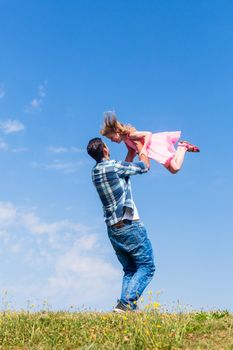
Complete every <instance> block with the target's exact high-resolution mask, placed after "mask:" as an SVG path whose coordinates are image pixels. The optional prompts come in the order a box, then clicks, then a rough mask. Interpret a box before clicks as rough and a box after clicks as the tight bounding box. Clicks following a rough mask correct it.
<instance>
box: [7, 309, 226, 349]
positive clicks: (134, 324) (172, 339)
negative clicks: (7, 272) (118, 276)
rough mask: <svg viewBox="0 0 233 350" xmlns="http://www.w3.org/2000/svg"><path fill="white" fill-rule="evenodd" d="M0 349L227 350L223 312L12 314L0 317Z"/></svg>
mask: <svg viewBox="0 0 233 350" xmlns="http://www.w3.org/2000/svg"><path fill="white" fill-rule="evenodd" d="M0 349H15V350H16V349H17V350H19V349H24V350H26V349H53V350H55V349H59V350H61V349H66V350H68V349H83V350H84V349H85V350H87V349H88V350H89V349H109V350H115V349H135V350H136V349H137V350H140V349H211V350H214V349H216V350H221V349H232V350H233V315H232V314H229V313H228V312H227V311H215V312H190V313H165V312H162V311H161V310H159V309H158V307H157V305H156V303H155V305H154V308H153V309H152V308H151V309H148V310H146V311H143V312H139V313H131V312H127V313H125V314H113V313H97V312H51V311H50V312H48V311H43V312H34V313H33V312H13V311H6V312H2V313H1V314H0Z"/></svg>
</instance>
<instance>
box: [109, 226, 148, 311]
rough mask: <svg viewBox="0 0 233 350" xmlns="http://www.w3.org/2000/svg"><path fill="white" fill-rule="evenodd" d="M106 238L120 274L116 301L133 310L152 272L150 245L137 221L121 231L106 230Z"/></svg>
mask: <svg viewBox="0 0 233 350" xmlns="http://www.w3.org/2000/svg"><path fill="white" fill-rule="evenodd" d="M108 236H109V239H110V241H111V243H112V246H113V248H114V250H115V252H116V255H117V258H118V260H119V261H120V263H121V264H122V266H123V271H124V277H123V283H122V290H121V298H120V301H121V302H122V303H123V304H124V305H126V306H129V307H130V308H131V309H136V307H137V305H136V303H137V300H138V298H139V297H140V296H141V295H142V293H143V291H144V289H145V288H146V287H147V285H148V284H149V283H150V281H151V279H152V277H153V275H154V272H155V265H154V258H153V251H152V246H151V242H150V240H149V239H148V237H147V232H146V229H145V227H144V225H143V224H142V223H141V222H140V221H139V220H135V221H128V222H127V223H126V224H125V225H124V226H123V227H121V228H116V227H112V226H110V227H108Z"/></svg>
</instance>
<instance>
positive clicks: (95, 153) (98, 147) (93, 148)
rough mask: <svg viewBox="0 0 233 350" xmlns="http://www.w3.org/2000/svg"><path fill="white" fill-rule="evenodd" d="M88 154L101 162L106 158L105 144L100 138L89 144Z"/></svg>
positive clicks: (92, 140)
mask: <svg viewBox="0 0 233 350" xmlns="http://www.w3.org/2000/svg"><path fill="white" fill-rule="evenodd" d="M87 153H88V154H89V155H90V156H91V157H92V158H94V159H95V160H96V161H97V162H100V161H101V159H103V157H104V143H103V141H102V139H101V138H100V137H95V138H94V139H91V140H90V141H89V142H88V145H87Z"/></svg>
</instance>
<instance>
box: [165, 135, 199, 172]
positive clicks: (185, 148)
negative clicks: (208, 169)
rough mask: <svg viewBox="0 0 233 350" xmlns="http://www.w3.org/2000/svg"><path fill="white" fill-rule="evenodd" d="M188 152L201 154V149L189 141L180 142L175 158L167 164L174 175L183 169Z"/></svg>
mask: <svg viewBox="0 0 233 350" xmlns="http://www.w3.org/2000/svg"><path fill="white" fill-rule="evenodd" d="M186 152H200V149H199V148H198V147H197V146H195V145H193V144H191V143H189V142H188V141H180V142H179V143H178V147H177V150H176V153H175V155H174V157H173V158H171V159H170V160H169V161H168V162H167V163H166V164H165V167H166V168H167V169H168V170H169V171H170V172H171V173H172V174H176V173H177V172H178V171H179V170H180V169H181V167H182V165H183V162H184V157H185V153H186Z"/></svg>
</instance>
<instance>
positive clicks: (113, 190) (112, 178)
mask: <svg viewBox="0 0 233 350" xmlns="http://www.w3.org/2000/svg"><path fill="white" fill-rule="evenodd" d="M148 170H149V169H148V168H147V166H146V164H145V163H144V162H132V163H128V162H119V161H116V160H105V159H104V160H102V161H101V162H99V163H97V164H96V165H95V166H94V168H93V169H92V181H93V183H94V185H95V187H96V189H97V192H98V194H99V196H100V199H101V202H102V204H103V210H104V217H105V222H106V224H107V225H108V226H112V225H114V224H116V223H117V222H118V221H120V220H121V219H122V218H123V215H124V211H125V208H129V209H130V210H131V211H132V214H133V208H134V202H133V197H132V190H131V184H130V179H129V177H130V176H132V175H136V174H143V173H146V172H147V171H148Z"/></svg>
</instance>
